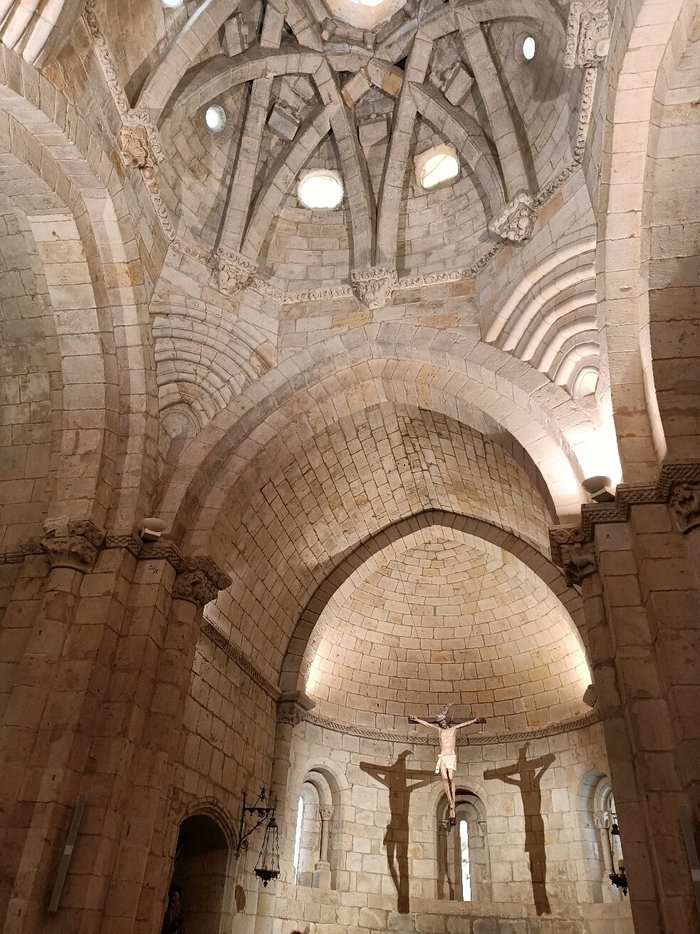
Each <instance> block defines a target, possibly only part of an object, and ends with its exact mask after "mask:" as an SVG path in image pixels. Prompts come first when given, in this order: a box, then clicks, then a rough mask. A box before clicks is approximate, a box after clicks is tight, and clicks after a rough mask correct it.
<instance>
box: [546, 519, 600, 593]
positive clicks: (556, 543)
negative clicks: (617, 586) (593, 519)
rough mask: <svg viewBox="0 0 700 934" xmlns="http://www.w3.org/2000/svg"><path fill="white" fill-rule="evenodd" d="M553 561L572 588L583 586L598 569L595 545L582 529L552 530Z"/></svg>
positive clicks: (550, 534) (561, 528)
mask: <svg viewBox="0 0 700 934" xmlns="http://www.w3.org/2000/svg"><path fill="white" fill-rule="evenodd" d="M549 538H550V543H551V546H552V560H553V561H554V563H555V564H556V565H557V566H558V567H560V568H561V569H562V571H563V572H564V578H565V580H566V583H567V584H568V585H569V586H570V587H571V586H572V585H574V584H581V583H582V582H583V580H584V578H586V577H588V576H589V575H591V574H594V573H595V572H596V570H597V569H598V564H597V560H596V552H595V545H594V544H593V542H592V541H590V539H589V538H588V535H587V534H586V532H585V531H584V530H583V529H580V528H563V527H558V528H555V529H550V532H549Z"/></svg>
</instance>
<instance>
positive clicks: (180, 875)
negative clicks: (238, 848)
mask: <svg viewBox="0 0 700 934" xmlns="http://www.w3.org/2000/svg"><path fill="white" fill-rule="evenodd" d="M232 852H233V851H232V848H231V840H230V834H227V833H226V831H225V829H224V826H222V821H221V820H220V813H219V812H218V809H216V810H215V809H213V808H212V807H210V806H206V805H205V806H199V807H195V808H194V809H193V810H192V813H189V814H188V815H187V816H186V817H184V818H183V819H182V821H181V822H180V824H179V826H178V833H177V844H176V855H175V860H174V863H173V870H172V876H171V879H170V883H169V885H170V886H171V887H172V886H174V885H175V886H178V887H179V888H180V889H181V890H182V895H181V900H182V906H183V909H184V911H185V916H186V918H187V929H188V931H191V932H192V934H219V932H220V931H221V930H224V929H225V928H226V926H227V921H228V923H230V910H229V908H228V903H229V901H230V888H231V886H230V882H231V880H230V873H229V864H230V861H231V855H232Z"/></svg>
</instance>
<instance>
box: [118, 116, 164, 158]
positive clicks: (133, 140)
mask: <svg viewBox="0 0 700 934" xmlns="http://www.w3.org/2000/svg"><path fill="white" fill-rule="evenodd" d="M119 154H120V155H121V157H122V161H123V162H124V165H126V166H128V167H130V168H134V169H142V170H143V169H154V168H155V167H156V165H157V164H158V163H159V162H162V161H163V160H164V158H165V154H164V153H163V148H162V146H161V143H160V136H159V135H158V130H157V129H156V127H155V126H154V124H153V121H152V120H151V118H150V116H149V115H148V114H147V113H144V112H143V111H139V110H130V111H129V113H127V114H125V115H124V123H123V124H122V128H121V130H120V131H119Z"/></svg>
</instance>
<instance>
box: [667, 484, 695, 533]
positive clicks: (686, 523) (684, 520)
mask: <svg viewBox="0 0 700 934" xmlns="http://www.w3.org/2000/svg"><path fill="white" fill-rule="evenodd" d="M671 508H672V509H673V513H674V515H675V517H676V521H677V522H678V526H679V528H680V530H681V532H682V533H683V534H684V535H687V533H688V532H691V531H692V530H693V529H697V528H698V527H700V482H699V481H697V480H696V481H694V482H689V481H685V482H683V483H677V484H676V485H675V486H674V488H673V493H672V494H671Z"/></svg>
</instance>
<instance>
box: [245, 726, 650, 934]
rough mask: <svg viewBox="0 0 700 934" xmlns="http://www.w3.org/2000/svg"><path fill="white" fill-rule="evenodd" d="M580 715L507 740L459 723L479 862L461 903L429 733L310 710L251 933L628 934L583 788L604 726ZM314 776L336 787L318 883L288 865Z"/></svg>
mask: <svg viewBox="0 0 700 934" xmlns="http://www.w3.org/2000/svg"><path fill="white" fill-rule="evenodd" d="M591 719H592V718H590V717H589V718H588V720H586V719H585V718H584V719H583V720H581V721H579V722H578V725H575V724H573V723H572V724H570V725H568V726H563V727H560V728H558V729H557V730H552V731H550V732H548V731H546V730H544V731H542V730H541V731H530V733H520V734H513V735H512V738H511V737H506V736H498V735H496V734H485V733H480V732H478V730H479V728H478V727H472V728H471V729H470V730H469V731H468V732H469V738H468V740H467V742H466V743H465V744H464V745H461V746H460V748H459V765H458V772H457V790H458V793H459V792H463V793H466V792H469V793H471V795H473V796H476V801H477V804H476V808H477V812H478V820H477V821H476V823H475V825H474V828H473V832H474V833H475V835H477V836H478V837H479V838H480V839H479V840H478V845H479V847H480V852H481V854H482V856H481V857H480V862H481V865H480V866H479V868H478V871H477V870H476V869H475V867H474V865H472V877H473V885H474V892H473V894H474V900H473V901H471V902H465V901H460V900H457V898H454V897H453V898H450V891H451V889H452V890H453V891H452V894H453V895H454V888H455V886H456V884H457V880H455V879H454V878H452V877H451V876H454V867H452V869H450V868H449V867H448V868H447V871H446V868H445V855H444V854H445V847H446V846H447V847H451V846H452V845H453V843H452V841H453V839H454V834H455V833H456V831H455V830H448V829H447V828H446V826H445V823H446V822H445V821H444V818H445V816H446V814H445V811H444V806H443V807H441V801H442V800H443V798H444V793H443V788H442V782H441V781H440V778H439V776H436V775H435V772H434V768H435V757H436V745H435V743H434V742H433V740H432V739H431V740H430V741H429V742H425V734H426V730H425V729H424V728H422V727H418V728H417V729H416V730H415V731H413V733H411V732H410V731H409V729H408V727H407V729H406V733H405V734H403V735H402V734H400V733H398V732H397V733H394V734H391V733H384V734H382V733H381V732H378V731H363V730H362V729H360V728H357V729H355V730H353V731H352V732H345V733H341V732H337V731H336V730H335V729H333V728H329V727H328V726H324V725H323V720H322V719H321V718H315V717H314V714H313V712H312V713H311V714H310V716H309V717H308V719H307V721H306V722H305V723H303V724H301V725H299V726H298V727H296V728H295V735H294V740H293V744H292V755H291V762H292V768H291V771H290V774H289V782H288V788H287V796H286V801H285V809H284V813H285V826H286V828H287V830H286V835H285V837H284V841H285V842H284V847H283V849H284V856H285V857H286V860H283V865H284V866H285V867H286V881H285V882H284V883H281V884H280V883H278V884H276V885H275V888H274V890H270V891H269V892H263V893H261V895H260V897H259V899H258V918H257V921H256V923H255V932H256V934H281V932H287V931H291V930H292V929H294V928H298V929H299V930H308V931H314V932H315V934H339V932H341V931H342V932H348V931H352V932H358V934H359V932H361V931H362V932H364V931H386V930H394V931H409V932H413V931H416V932H417V931H420V932H430V934H443V932H444V934H448V932H470V934H471V932H473V934H506V932H507V934H524V932H528V934H545V932H546V934H629V932H631V931H632V930H633V929H632V922H631V918H630V916H629V906H628V903H627V902H623V900H622V896H620V895H618V894H617V893H616V892H612V891H611V886H610V883H609V881H608V880H607V876H606V872H605V866H604V860H603V854H602V850H601V843H600V840H601V838H600V831H599V829H598V828H596V827H595V816H596V815H595V814H594V813H593V811H592V810H591V809H590V807H589V806H588V805H587V804H586V796H585V794H584V790H585V788H586V787H587V786H588V785H590V784H591V782H594V783H595V782H596V781H599V780H604V779H603V776H604V774H605V772H606V770H607V761H606V756H605V751H604V747H603V738H602V731H601V728H600V726H599V725H598V724H597V723H594V722H593V723H592V722H591ZM499 774H500V777H499ZM318 775H321V776H324V777H325V781H327V783H328V786H329V787H330V788H331V789H333V791H332V793H331V799H332V800H330V801H328V802H324V803H325V804H326V805H330V812H329V811H328V810H327V812H326V813H327V818H326V819H327V824H326V825H325V827H326V832H328V833H329V834H330V837H329V850H330V878H329V887H327V888H324V887H323V886H324V882H323V877H321V878H320V880H319V879H317V880H315V885H316V887H314V886H313V885H311V886H310V885H303V884H295V883H294V870H293V867H291V866H290V861H291V856H292V851H293V830H294V824H295V818H296V813H297V803H298V798H299V795H300V792H301V790H302V787H303V785H304V782H305V780H308V779H311V780H312V781H315V778H314V776H318ZM504 778H505V779H507V781H504V780H503V779H504ZM509 782H518V783H519V784H513V783H509ZM412 786H414V790H412ZM458 800H459V798H458ZM472 800H473V799H472ZM458 808H459V805H458ZM458 813H459V811H458ZM330 815H332V817H331V816H330ZM470 826H471V825H470ZM392 863H393V870H392V868H391V864H392ZM450 874H451V876H450Z"/></svg>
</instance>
